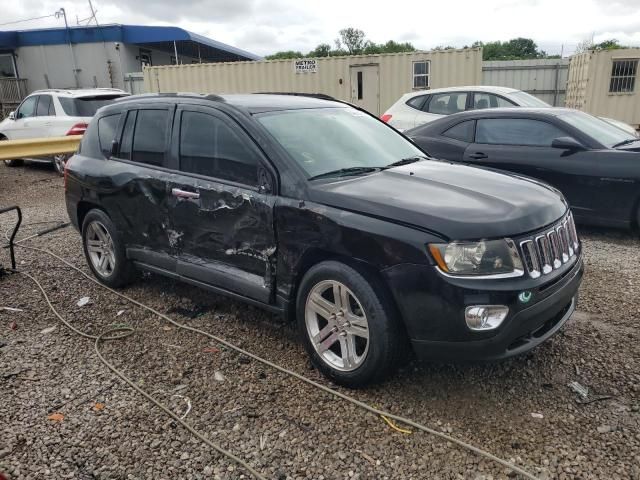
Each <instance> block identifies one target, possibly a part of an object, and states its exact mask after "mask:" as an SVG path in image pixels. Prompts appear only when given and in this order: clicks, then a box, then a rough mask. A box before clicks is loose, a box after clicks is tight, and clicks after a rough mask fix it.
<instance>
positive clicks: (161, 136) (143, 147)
mask: <svg viewBox="0 0 640 480" xmlns="http://www.w3.org/2000/svg"><path fill="white" fill-rule="evenodd" d="M168 116H169V112H168V111H167V110H138V116H137V118H136V128H135V131H134V134H133V150H132V153H131V160H133V161H134V162H140V163H147V164H149V165H155V166H160V167H161V166H163V165H164V154H165V151H166V145H167V123H168V122H167V119H168Z"/></svg>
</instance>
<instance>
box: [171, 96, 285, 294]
mask: <svg viewBox="0 0 640 480" xmlns="http://www.w3.org/2000/svg"><path fill="white" fill-rule="evenodd" d="M172 156H173V157H174V158H175V159H177V165H178V168H179V171H180V174H179V175H176V176H175V177H174V178H173V180H172V183H171V185H169V186H168V187H169V188H168V189H169V190H170V192H171V197H170V200H169V204H170V208H169V210H170V215H171V220H172V221H171V223H172V225H173V228H174V230H175V241H174V243H173V244H174V248H175V251H174V252H173V253H174V254H175V256H176V258H177V259H178V267H177V271H178V273H179V274H180V275H182V276H185V277H188V278H191V279H194V280H198V281H200V282H204V283H207V284H209V285H213V286H216V287H219V288H222V289H224V290H228V291H231V292H234V293H238V294H241V295H243V296H246V297H249V298H252V299H255V300H258V301H260V302H264V303H269V302H270V301H271V298H272V294H273V283H274V275H275V258H276V257H275V253H276V241H275V235H274V225H273V205H274V201H275V200H274V196H273V195H271V194H269V193H266V192H265V191H264V189H262V190H261V189H259V188H258V183H259V182H258V178H259V175H260V173H259V172H260V168H261V167H260V165H261V162H262V161H263V158H262V154H261V152H260V151H259V149H258V148H257V147H256V146H255V144H254V143H253V141H252V140H251V138H250V137H249V136H248V135H247V134H246V133H245V132H244V131H243V130H242V128H241V127H240V126H239V125H238V124H237V123H236V122H235V121H234V120H232V119H231V118H230V117H228V116H227V115H226V114H224V113H222V112H219V111H217V110H215V109H213V108H207V107H199V106H192V105H183V106H180V107H178V109H177V111H176V116H175V119H174V129H173V136H172Z"/></svg>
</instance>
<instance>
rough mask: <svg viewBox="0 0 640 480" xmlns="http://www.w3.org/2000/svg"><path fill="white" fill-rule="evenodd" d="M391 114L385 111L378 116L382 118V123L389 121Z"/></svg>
mask: <svg viewBox="0 0 640 480" xmlns="http://www.w3.org/2000/svg"><path fill="white" fill-rule="evenodd" d="M392 116H393V115H391V114H389V113H385V114H384V115H382V116H381V117H380V120H382V121H383V122H384V123H389V120H391V117H392Z"/></svg>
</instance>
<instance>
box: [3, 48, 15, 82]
mask: <svg viewBox="0 0 640 480" xmlns="http://www.w3.org/2000/svg"><path fill="white" fill-rule="evenodd" d="M0 78H16V64H15V63H14V61H13V55H11V54H10V53H7V54H2V55H0Z"/></svg>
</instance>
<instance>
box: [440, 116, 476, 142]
mask: <svg viewBox="0 0 640 480" xmlns="http://www.w3.org/2000/svg"><path fill="white" fill-rule="evenodd" d="M473 127H474V121H473V120H467V121H466V122H462V123H458V124H457V125H454V126H453V127H451V128H450V129H448V130H446V131H444V132H443V133H442V135H443V136H445V137H449V138H453V139H455V140H460V141H462V142H467V143H471V142H473Z"/></svg>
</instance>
